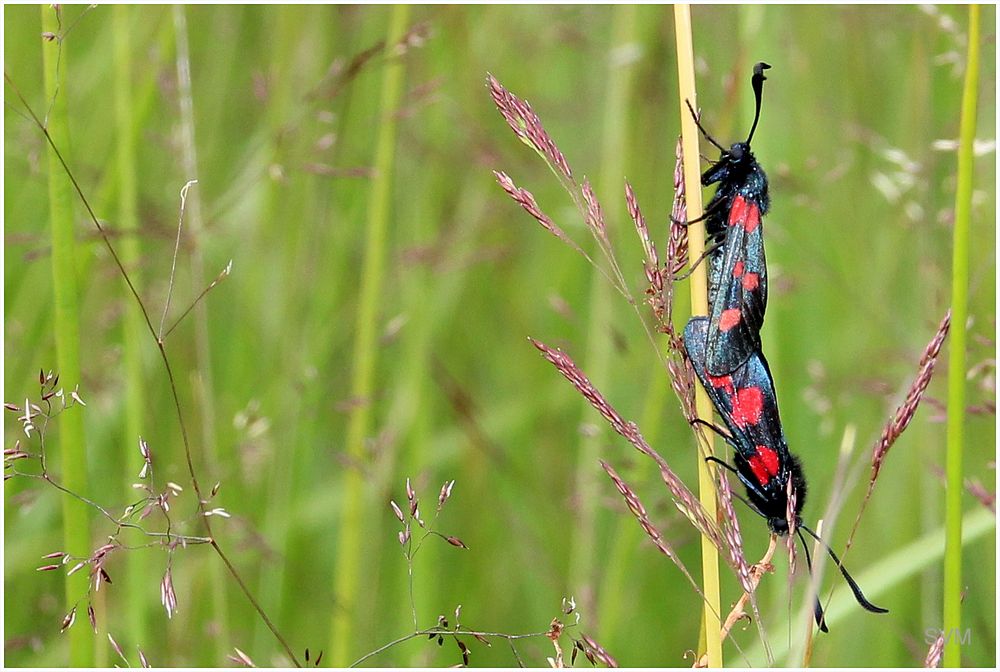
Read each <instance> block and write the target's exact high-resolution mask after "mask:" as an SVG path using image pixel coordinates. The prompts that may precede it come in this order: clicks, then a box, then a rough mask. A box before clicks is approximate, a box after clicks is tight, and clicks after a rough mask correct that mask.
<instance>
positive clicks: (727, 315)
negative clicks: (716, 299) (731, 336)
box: [719, 308, 743, 331]
mask: <svg viewBox="0 0 1000 672" xmlns="http://www.w3.org/2000/svg"><path fill="white" fill-rule="evenodd" d="M742 319H743V316H742V315H741V314H740V309H739V308H729V309H727V310H724V311H722V316H721V317H720V318H719V330H720V331H729V330H730V329H732V328H733V327H735V326H736V325H737V324H739V323H740V320H742Z"/></svg>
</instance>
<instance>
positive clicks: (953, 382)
mask: <svg viewBox="0 0 1000 672" xmlns="http://www.w3.org/2000/svg"><path fill="white" fill-rule="evenodd" d="M968 43H969V53H968V56H967V57H966V65H965V85H964V87H963V89H962V120H961V127H960V131H959V146H958V185H957V188H956V190H955V230H954V239H953V244H952V266H951V310H952V321H951V325H952V327H951V348H950V349H949V352H948V426H947V455H946V458H945V471H946V478H947V482H948V485H947V487H946V488H945V491H946V495H945V497H946V499H945V527H946V535H945V555H944V625H943V629H944V631H945V632H958V629H959V627H960V626H961V624H962V592H963V586H962V495H963V494H964V492H965V486H964V484H963V482H962V451H963V434H964V423H965V384H966V381H965V343H966V322H967V318H968V312H969V226H970V222H971V219H972V169H973V142H974V141H975V139H976V98H977V96H978V94H979V88H978V84H979V7H978V6H977V5H969V35H968ZM961 664H962V658H961V650H960V649H959V640H958V639H957V638H950V640H949V641H948V642H947V643H946V644H945V648H944V665H945V667H959V666H960V665H961Z"/></svg>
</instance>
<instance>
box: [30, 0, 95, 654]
mask: <svg viewBox="0 0 1000 672" xmlns="http://www.w3.org/2000/svg"><path fill="white" fill-rule="evenodd" d="M60 12H61V10H60V8H59V7H52V6H49V5H45V6H43V7H42V30H43V31H45V32H49V33H52V34H54V35H56V39H54V40H52V41H45V42H43V49H42V59H43V68H44V71H45V98H46V100H47V101H48V102H49V108H48V114H47V116H46V124H47V126H48V131H49V135H51V136H52V139H53V141H54V142H55V143H56V144H57V145H58V146H60V147H67V148H68V147H69V126H68V125H69V106H68V104H67V100H66V89H65V82H64V81H63V78H62V73H63V72H65V69H66V63H65V58H66V53H65V51H64V50H63V48H62V37H61V31H62V23H61V18H60ZM47 154H48V165H49V175H48V182H49V223H50V226H51V236H52V285H53V293H54V301H53V303H54V307H55V343H56V362H57V371H58V373H59V376H60V380H61V381H62V383H63V387H64V388H66V389H73V388H74V387H75V386H76V385H77V384H78V383H79V382H80V304H79V296H80V293H79V289H78V287H77V277H76V257H77V251H76V242H75V241H74V231H73V207H72V198H73V195H72V191H71V189H70V184H69V182H68V181H67V180H66V176H65V175H64V173H63V170H62V164H61V163H60V161H59V157H58V156H56V154H55V151H54V150H53V149H52V147H51V146H49V147H48V148H47ZM59 453H60V467H61V470H62V473H61V475H60V477H61V482H62V484H63V486H64V487H65V488H66V489H67V490H71V491H73V492H87V456H86V444H85V441H84V432H83V414H82V412H81V411H80V409H73V410H71V411H70V412H68V413H66V414H65V415H64V416H62V417H61V418H60V419H59ZM62 515H63V521H62V522H63V543H64V545H65V548H64V549H63V550H65V551H66V552H67V553H70V554H72V555H75V556H79V557H87V556H89V555H90V550H91V549H90V516H89V514H88V511H87V506H86V505H85V504H84V503H83V502H81V501H79V500H77V499H76V498H73V497H63V498H62ZM88 583H89V578H88V574H87V572H77V573H76V574H74V575H73V576H69V577H67V578H66V605H67V606H66V610H67V612H69V611H70V610H71V609H74V608H75V606H76V605H77V601H78V600H80V598H81V597H84V596H86V594H87V586H88ZM69 646H70V658H69V660H70V664H71V665H73V666H75V667H90V666H91V665H93V664H94V636H93V633H92V632H91V630H90V629H89V628H87V627H85V626H83V627H76V628H70V629H69Z"/></svg>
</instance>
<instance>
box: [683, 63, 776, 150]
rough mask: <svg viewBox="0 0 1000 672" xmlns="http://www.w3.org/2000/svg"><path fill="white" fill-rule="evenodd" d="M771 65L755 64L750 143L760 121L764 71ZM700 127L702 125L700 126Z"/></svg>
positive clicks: (748, 138)
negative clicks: (754, 104) (754, 107)
mask: <svg viewBox="0 0 1000 672" xmlns="http://www.w3.org/2000/svg"><path fill="white" fill-rule="evenodd" d="M770 67H771V66H770V65H768V64H767V63H764V62H763V61H761V62H760V63H758V64H757V65H755V66H753V78H752V79H751V80H750V84H751V86H753V96H754V99H755V101H756V109H755V111H754V114H753V126H751V127H750V135H748V136H747V144H748V145H749V144H750V141H751V140H753V133H754V131H756V130H757V122H758V121H760V97H761V92H762V91H763V89H764V80H766V79H767V77H765V76H764V71H765V70H767V69H769V68H770ZM699 128H701V127H700V126H699ZM702 132H704V131H702Z"/></svg>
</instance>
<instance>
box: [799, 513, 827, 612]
mask: <svg viewBox="0 0 1000 672" xmlns="http://www.w3.org/2000/svg"><path fill="white" fill-rule="evenodd" d="M801 527H802V524H801V523H799V527H796V528H795V534H797V535H798V537H799V541H800V542H802V550H803V551H805V555H806V569H808V570H809V576H810V577H811V576H812V573H813V567H812V556H810V555H809V545H808V544H806V540H805V539H804V538H803V537H802V531H801V529H800V528H801ZM814 599H815V600H816V602H815V603H814V604H813V613H814V614H815V615H816V625H818V626H819V629H820V632H830V629H829V628H827V627H826V618H824V616H823V605H822V604H820V602H819V595H816V596H815V598H814Z"/></svg>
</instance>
